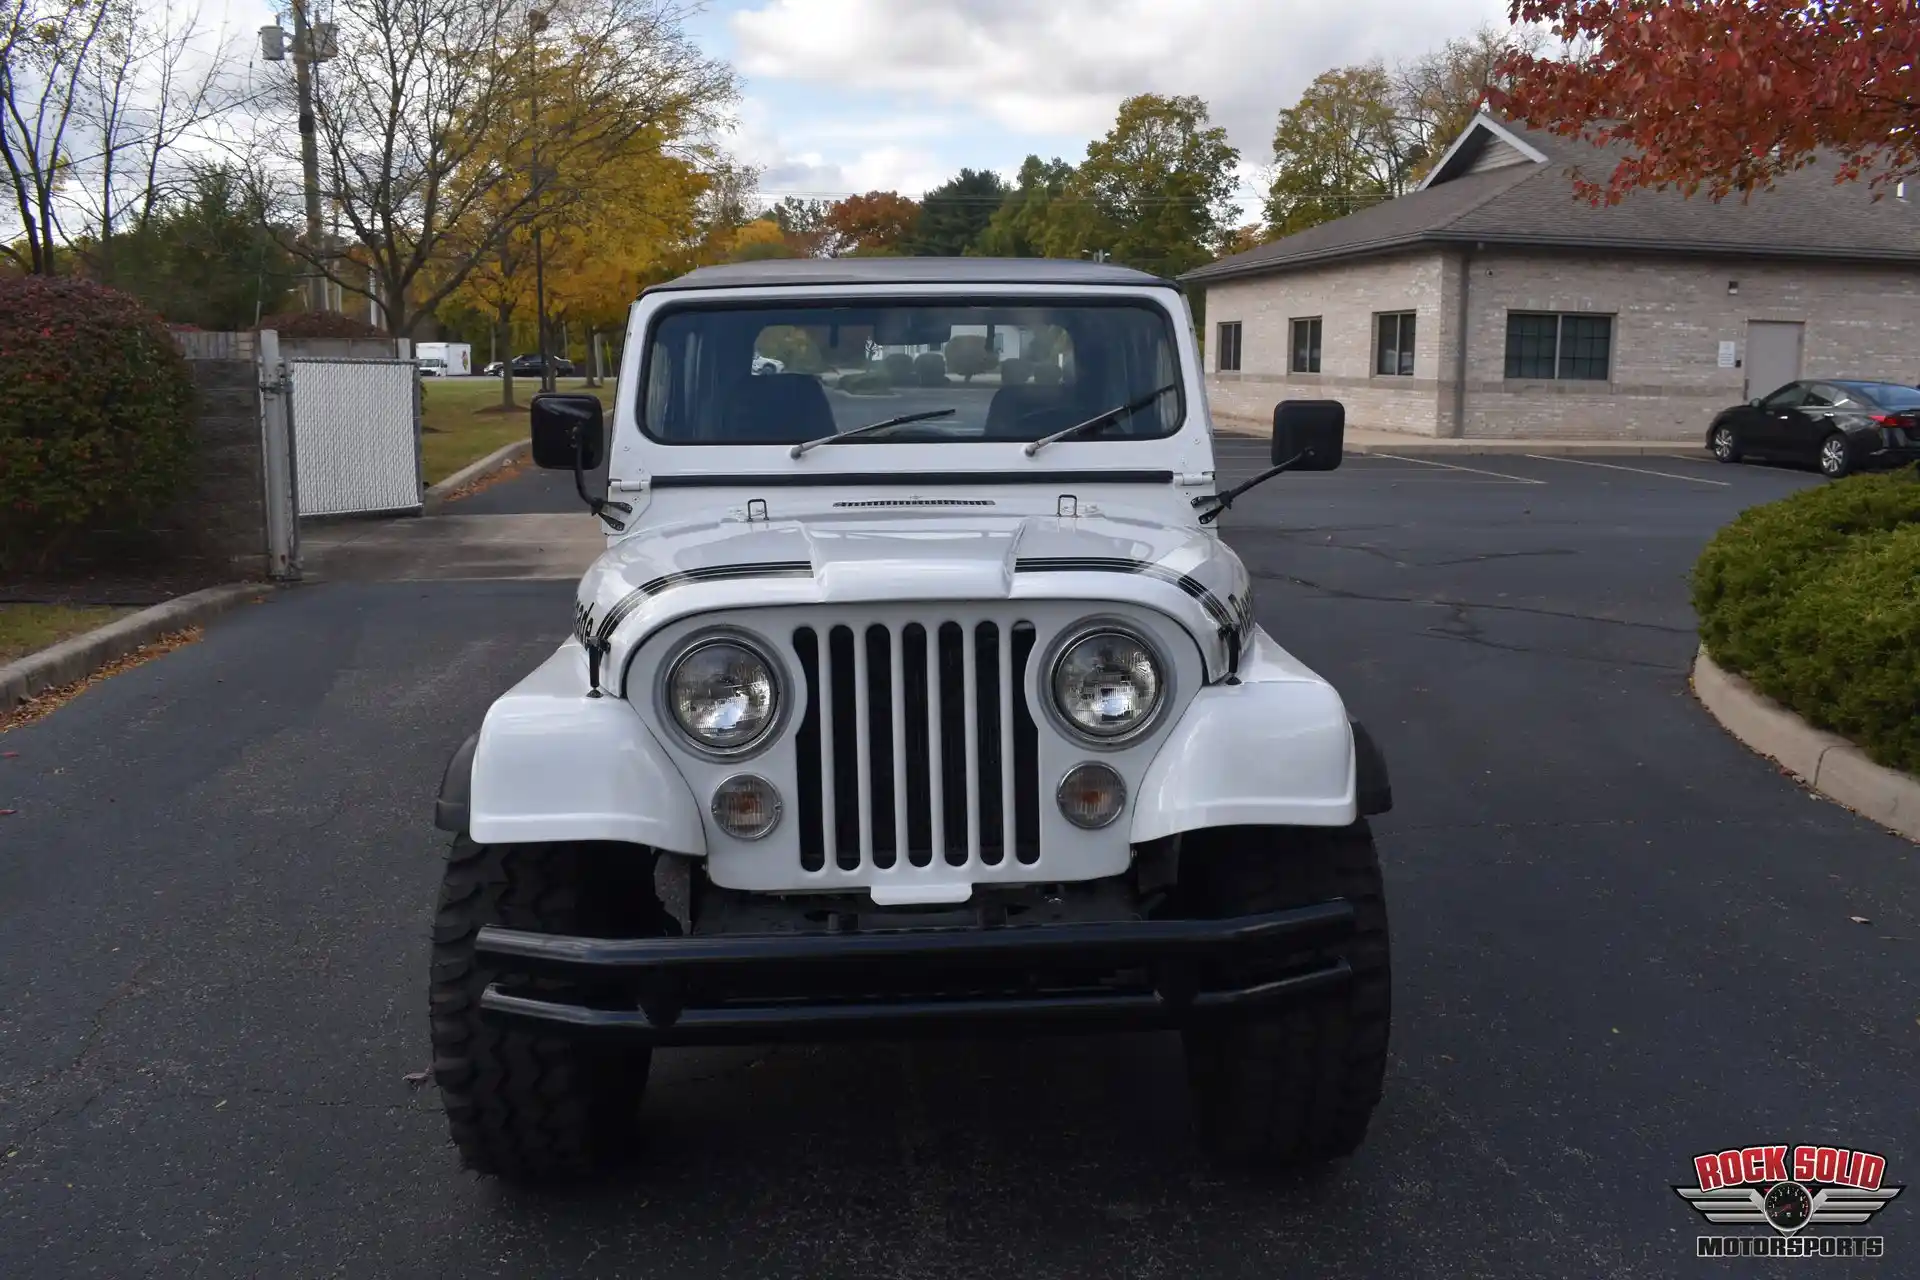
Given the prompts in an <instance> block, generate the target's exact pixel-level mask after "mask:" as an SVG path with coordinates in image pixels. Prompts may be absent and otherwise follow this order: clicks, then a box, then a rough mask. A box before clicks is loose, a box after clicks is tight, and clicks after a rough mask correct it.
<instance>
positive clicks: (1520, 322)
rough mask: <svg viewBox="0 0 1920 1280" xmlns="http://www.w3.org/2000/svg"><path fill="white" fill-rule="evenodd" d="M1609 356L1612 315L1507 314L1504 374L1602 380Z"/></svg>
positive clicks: (1537, 312)
mask: <svg viewBox="0 0 1920 1280" xmlns="http://www.w3.org/2000/svg"><path fill="white" fill-rule="evenodd" d="M1612 356H1613V317H1612V316H1584V315H1557V314H1554V313H1552V312H1540V311H1509V312H1508V313H1507V376H1508V377H1509V378H1516V379H1541V380H1545V379H1549V378H1567V379H1572V380H1575V381H1582V382H1605V381H1606V380H1607V372H1608V368H1609V365H1610V364H1611V362H1612Z"/></svg>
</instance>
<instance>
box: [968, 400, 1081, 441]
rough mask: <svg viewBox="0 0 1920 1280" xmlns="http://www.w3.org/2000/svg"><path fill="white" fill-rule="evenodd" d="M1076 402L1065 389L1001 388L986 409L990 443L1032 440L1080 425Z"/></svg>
mask: <svg viewBox="0 0 1920 1280" xmlns="http://www.w3.org/2000/svg"><path fill="white" fill-rule="evenodd" d="M1079 410H1080V406H1079V404H1078V402H1077V401H1075V400H1074V399H1072V398H1071V397H1069V396H1068V394H1067V390H1066V388H1065V387H1002V388H1000V390H998V391H996V392H994V393H993V402H992V403H991V404H989V405H988V406H987V426H986V431H985V432H984V433H983V434H984V435H985V436H986V438H987V439H989V440H1032V439H1035V438H1036V437H1039V436H1044V435H1046V434H1047V433H1048V432H1050V431H1059V430H1062V429H1064V428H1066V427H1070V426H1072V425H1073V424H1074V423H1076V422H1079V421H1081V420H1082V419H1084V418H1086V417H1087V416H1088V415H1086V414H1084V413H1081V412H1080V411H1079Z"/></svg>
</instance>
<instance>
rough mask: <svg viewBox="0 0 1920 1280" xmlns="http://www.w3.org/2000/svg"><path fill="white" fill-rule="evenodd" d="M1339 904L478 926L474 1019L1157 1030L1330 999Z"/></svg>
mask: <svg viewBox="0 0 1920 1280" xmlns="http://www.w3.org/2000/svg"><path fill="white" fill-rule="evenodd" d="M1353 927H1354V911H1353V907H1352V905H1351V904H1350V903H1347V902H1343V901H1334V902H1325V903H1320V904H1317V905H1314V906H1308V907H1299V908H1295V909H1292V910H1287V911H1276V912H1270V913H1266V914H1262V915H1254V916H1240V917H1236V918H1232V919H1225V920H1130V921H1114V922H1102V923H1088V924H1048V925H1030V926H1001V927H995V928H956V929H921V930H876V931H871V932H858V933H827V932H819V933H794V934H752V935H721V936H696V937H690V938H577V937H562V936H557V935H551V934H538V933H525V932H520V931H516V930H512V929H498V928H492V927H488V928H483V929H481V930H480V934H479V937H478V939H477V940H476V943H475V947H476V950H478V951H479V952H480V953H482V955H483V956H485V957H487V961H488V967H489V968H491V969H494V970H497V971H501V972H503V973H504V972H512V973H516V974H524V975H526V976H527V977H529V978H531V977H536V976H545V977H560V978H564V979H567V980H568V981H567V983H566V986H567V988H568V990H569V992H572V991H573V990H575V989H577V990H579V991H591V992H593V993H594V995H593V996H592V998H591V999H587V1000H574V999H553V998H550V997H551V996H552V995H553V994H554V993H553V992H552V989H551V987H552V984H550V983H548V984H539V983H533V982H528V981H526V980H525V979H518V980H516V979H514V978H509V979H507V980H506V981H505V982H494V983H492V984H490V985H489V986H488V987H487V989H486V992H485V994H484V995H483V996H482V997H481V1001H480V1007H481V1009H482V1010H483V1011H484V1012H485V1013H487V1014H488V1015H489V1016H493V1017H498V1018H507V1019H513V1020H521V1021H532V1022H536V1023H540V1024H544V1025H546V1026H549V1027H553V1028H556V1029H558V1028H569V1029H573V1030H577V1031H581V1032H593V1033H610V1034H625V1035H628V1036H631V1037H636V1038H639V1039H641V1040H644V1041H646V1042H647V1043H650V1044H656V1045H703V1044H706V1045H710V1044H759V1043H765V1042H768V1041H777V1040H819V1039H835V1038H842V1037H849V1036H895V1035H907V1034H914V1035H921V1034H929V1033H936V1032H955V1031H958V1032H965V1033H969V1034H975V1033H981V1032H986V1031H991V1030H1010V1031H1025V1032H1034V1031H1088V1030H1101V1029H1150V1028H1171V1027H1183V1026H1189V1025H1193V1024H1195V1023H1200V1022H1207V1021H1218V1020H1231V1019H1235V1018H1244V1017H1248V1016H1253V1015H1257V1014H1260V1013H1264V1012H1268V1011H1271V1010H1273V1009H1275V1008H1279V1007H1283V1006H1285V1005H1288V1004H1292V1003H1296V1002H1299V1001H1302V1000H1306V999H1311V998H1315V997H1320V996H1325V995H1329V994H1333V993H1335V992H1338V991H1340V990H1343V989H1344V988H1345V987H1346V986H1347V984H1348V983H1349V982H1350V981H1351V978H1352V973H1351V970H1350V969H1349V968H1348V966H1347V962H1346V960H1345V959H1344V958H1343V957H1342V956H1341V955H1340V954H1338V948H1339V945H1340V944H1341V943H1342V942H1344V941H1345V940H1346V939H1347V938H1349V937H1350V936H1351V935H1352V932H1353Z"/></svg>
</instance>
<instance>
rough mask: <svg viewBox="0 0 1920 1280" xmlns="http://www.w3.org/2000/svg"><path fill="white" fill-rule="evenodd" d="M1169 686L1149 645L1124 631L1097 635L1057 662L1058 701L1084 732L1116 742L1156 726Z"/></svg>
mask: <svg viewBox="0 0 1920 1280" xmlns="http://www.w3.org/2000/svg"><path fill="white" fill-rule="evenodd" d="M1165 683H1166V682H1165V680H1164V678H1163V677H1162V675H1161V672H1160V661H1159V659H1158V658H1157V657H1155V656H1154V652H1153V650H1152V649H1151V648H1149V647H1148V645H1147V643H1146V641H1144V640H1142V639H1140V638H1139V637H1138V636H1134V635H1130V634H1128V633H1127V632H1125V631H1095V632H1092V633H1090V634H1088V635H1085V636H1082V637H1080V638H1079V639H1078V640H1075V641H1074V642H1073V643H1072V644H1070V645H1068V646H1067V648H1066V649H1065V651H1063V652H1062V653H1061V654H1060V657H1059V658H1058V659H1057V660H1055V662H1054V664H1053V703H1054V706H1055V707H1057V708H1058V709H1059V711H1060V714H1061V715H1062V716H1063V717H1065V719H1066V721H1067V723H1068V724H1070V725H1072V726H1073V727H1074V728H1075V729H1078V730H1079V731H1080V732H1081V733H1084V734H1086V735H1088V736H1089V737H1091V738H1095V739H1098V740H1101V741H1107V742H1113V741H1118V740H1119V739H1122V738H1125V737H1127V736H1129V735H1130V734H1135V733H1138V732H1140V731H1141V730H1142V729H1144V728H1146V726H1147V725H1148V724H1150V723H1151V722H1152V720H1153V717H1154V713H1155V712H1157V711H1158V710H1159V709H1160V699H1161V694H1162V692H1163V690H1164V686H1165Z"/></svg>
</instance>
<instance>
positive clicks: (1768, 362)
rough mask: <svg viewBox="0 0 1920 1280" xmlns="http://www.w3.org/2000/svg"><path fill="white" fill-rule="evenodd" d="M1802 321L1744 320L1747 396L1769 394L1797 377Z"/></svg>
mask: <svg viewBox="0 0 1920 1280" xmlns="http://www.w3.org/2000/svg"><path fill="white" fill-rule="evenodd" d="M1805 336H1806V326H1805V325H1803V324H1797V323H1795V324H1784V323H1781V322H1779V321H1775V320H1749V321H1747V397H1746V398H1747V399H1749V400H1752V399H1753V398H1755V397H1756V396H1767V395H1772V394H1773V393H1774V392H1776V391H1778V390H1779V389H1780V388H1782V387H1784V386H1786V385H1787V384H1788V383H1789V382H1792V381H1794V380H1795V379H1797V378H1799V376H1800V349H1801V345H1802V342H1803V340H1804V338H1805Z"/></svg>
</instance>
